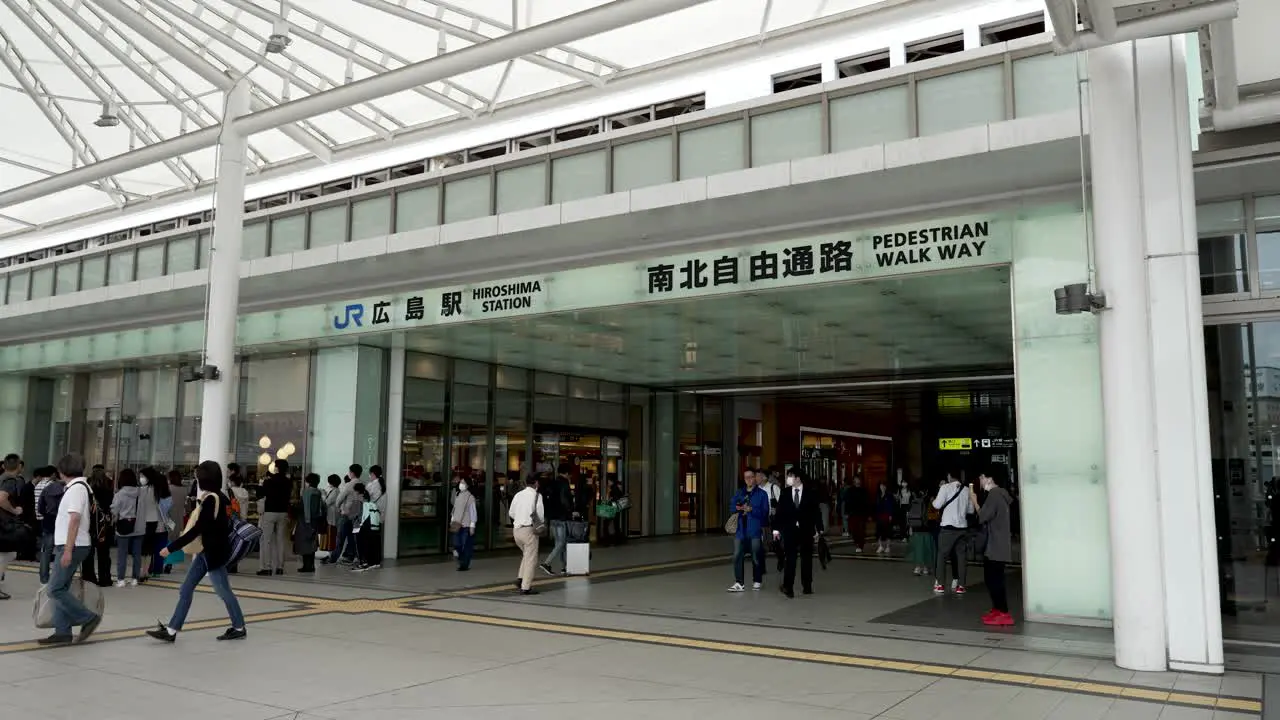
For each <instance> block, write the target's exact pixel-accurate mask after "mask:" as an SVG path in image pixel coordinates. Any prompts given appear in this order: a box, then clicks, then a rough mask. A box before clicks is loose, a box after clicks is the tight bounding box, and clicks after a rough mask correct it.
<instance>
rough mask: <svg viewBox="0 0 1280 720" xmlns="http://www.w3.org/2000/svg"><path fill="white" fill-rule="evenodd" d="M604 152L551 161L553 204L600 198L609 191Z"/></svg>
mask: <svg viewBox="0 0 1280 720" xmlns="http://www.w3.org/2000/svg"><path fill="white" fill-rule="evenodd" d="M605 164H606V162H605V154H604V151H603V150H596V151H594V152H589V153H583V154H581V155H570V156H569V157H562V158H556V159H555V160H552V161H551V202H553V203H562V202H569V201H570V200H581V199H582V198H589V197H599V196H601V195H604V194H605V193H606V192H607V191H608V190H607V180H606V175H605Z"/></svg>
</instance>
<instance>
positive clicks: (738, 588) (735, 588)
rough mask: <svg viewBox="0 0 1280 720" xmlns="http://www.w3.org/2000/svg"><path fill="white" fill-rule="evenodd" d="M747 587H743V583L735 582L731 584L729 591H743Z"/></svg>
mask: <svg viewBox="0 0 1280 720" xmlns="http://www.w3.org/2000/svg"><path fill="white" fill-rule="evenodd" d="M743 590H746V588H744V587H742V583H734V584H732V585H730V586H729V592H742V591H743Z"/></svg>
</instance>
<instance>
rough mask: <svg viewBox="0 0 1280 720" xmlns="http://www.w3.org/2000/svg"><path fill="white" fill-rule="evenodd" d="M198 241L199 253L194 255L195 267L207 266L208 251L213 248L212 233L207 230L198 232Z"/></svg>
mask: <svg viewBox="0 0 1280 720" xmlns="http://www.w3.org/2000/svg"><path fill="white" fill-rule="evenodd" d="M198 240H199V243H200V253H199V254H198V255H196V267H197V268H207V267H209V251H210V250H212V249H213V235H212V234H210V233H207V232H202V233H200V236H199V238H198Z"/></svg>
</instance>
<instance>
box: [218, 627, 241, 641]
mask: <svg viewBox="0 0 1280 720" xmlns="http://www.w3.org/2000/svg"><path fill="white" fill-rule="evenodd" d="M248 635H249V633H248V632H247V631H246V630H245V629H244V628H239V629H236V628H227V631H226V632H224V633H222V634H221V635H219V636H218V639H219V640H243V639H244V638H245V637H247V636H248Z"/></svg>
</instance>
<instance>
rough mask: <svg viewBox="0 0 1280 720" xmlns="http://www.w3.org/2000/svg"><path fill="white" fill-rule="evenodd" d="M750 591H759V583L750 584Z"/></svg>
mask: <svg viewBox="0 0 1280 720" xmlns="http://www.w3.org/2000/svg"><path fill="white" fill-rule="evenodd" d="M751 589H752V590H759V589H760V583H751Z"/></svg>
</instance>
